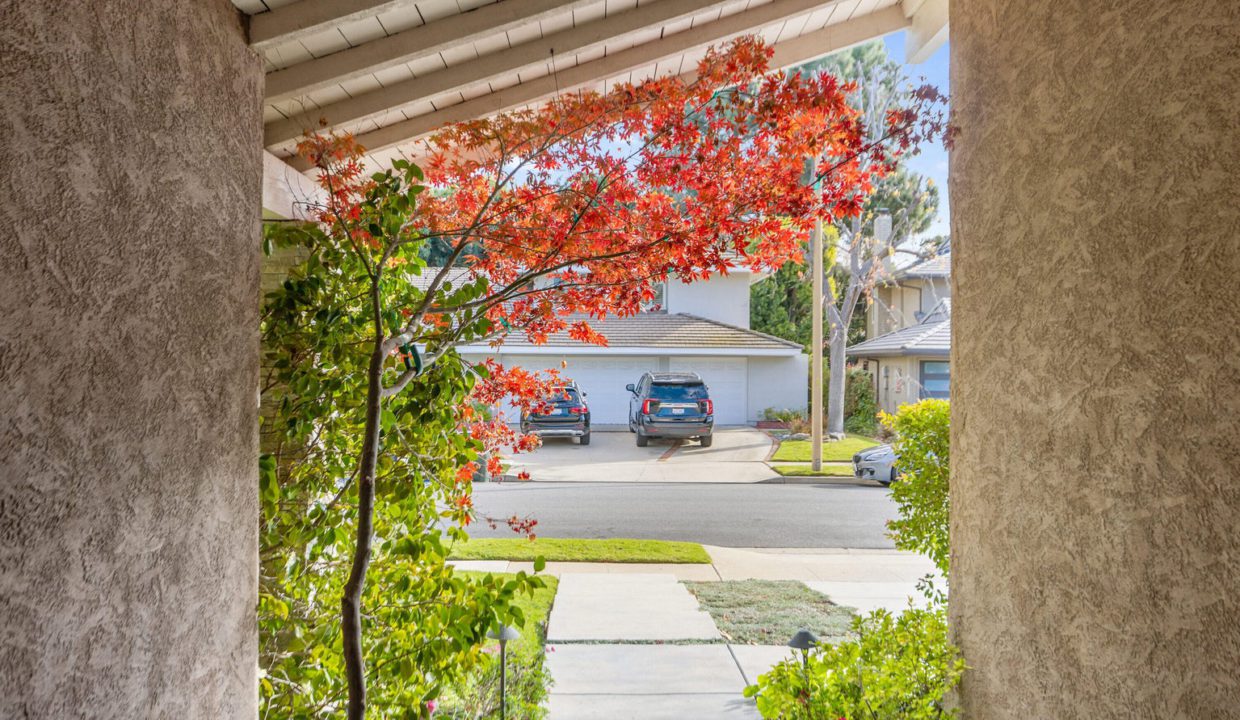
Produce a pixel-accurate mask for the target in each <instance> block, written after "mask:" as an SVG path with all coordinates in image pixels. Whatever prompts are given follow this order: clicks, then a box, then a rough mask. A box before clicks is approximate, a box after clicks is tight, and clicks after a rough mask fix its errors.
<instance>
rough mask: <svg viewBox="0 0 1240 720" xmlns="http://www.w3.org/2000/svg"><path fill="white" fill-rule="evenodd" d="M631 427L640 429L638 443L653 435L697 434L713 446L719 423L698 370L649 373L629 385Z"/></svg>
mask: <svg viewBox="0 0 1240 720" xmlns="http://www.w3.org/2000/svg"><path fill="white" fill-rule="evenodd" d="M625 389H626V390H628V391H629V392H630V393H632V394H633V397H631V398H629V431H630V432H635V433H637V447H646V444H647V443H649V442H650V438H697V439H698V440H699V441H700V442H701V443H702V447H710V444H711V442H712V438H711V434H710V433H711V431H712V430H713V429H714V427H715V403H714V402H712V401H711V399H710V389H709V388H707V387H706V383H704V382H702V378H701V376H700V375H698V374H697V373H692V372H690V373H646V374H645V375H642V379H641V380H638V381H637V384H636V385H626V386H625Z"/></svg>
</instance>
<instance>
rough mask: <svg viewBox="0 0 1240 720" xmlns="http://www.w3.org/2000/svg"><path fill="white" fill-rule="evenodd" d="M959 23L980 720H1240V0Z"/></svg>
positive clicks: (963, 5) (962, 477)
mask: <svg viewBox="0 0 1240 720" xmlns="http://www.w3.org/2000/svg"><path fill="white" fill-rule="evenodd" d="M951 12H952V20H951V22H952V29H951V32H952V41H951V42H952V95H953V105H954V112H955V114H956V121H957V122H958V124H959V127H960V136H959V138H958V142H957V145H956V150H955V152H954V153H953V156H952V168H951V170H952V180H951V193H952V195H951V204H952V224H953V228H952V229H953V232H952V249H953V260H954V263H955V265H954V267H953V276H954V277H953V279H954V282H955V285H954V293H953V296H954V298H955V310H954V318H953V323H954V328H953V329H954V333H955V336H954V340H953V357H952V370H953V378H952V393H953V427H952V432H953V435H952V443H953V448H952V463H953V468H952V470H953V488H952V503H953V507H952V509H953V516H952V549H953V567H952V578H951V580H952V586H951V590H952V614H953V621H954V624H955V630H956V633H957V635H958V638H959V640H960V642H961V643H962V645H963V648H964V651H965V654H966V658H967V660H968V662H969V663H970V665H971V666H972V668H973V669H972V670H971V671H970V672H969V673H968V674H967V675H966V680H965V683H964V687H963V692H962V701H963V706H964V709H965V711H966V713H967V715H966V717H968V718H969V719H970V720H990V719H991V718H1020V719H1021V720H1024V719H1025V718H1033V717H1037V718H1089V719H1091V720H1105V719H1107V718H1159V719H1160V720H1165V719H1167V718H1194V719H1200V718H1235V717H1240V483H1238V482H1237V480H1238V479H1240V478H1238V474H1240V306H1238V305H1237V304H1236V301H1235V297H1236V283H1237V282H1238V278H1240V112H1238V110H1237V107H1238V105H1237V102H1238V100H1240V3H1235V2H1220V1H1218V0H1184V1H1182V2H1174V3H1163V2H1130V1H1129V0H1108V1H1101V0H1088V1H1086V0H1072V1H1068V2H1050V1H1049V0H1043V1H1041V2H1028V3H1026V2H1012V1H1011V0H953V3H952V6H951Z"/></svg>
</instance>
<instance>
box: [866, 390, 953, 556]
mask: <svg viewBox="0 0 1240 720" xmlns="http://www.w3.org/2000/svg"><path fill="white" fill-rule="evenodd" d="M950 418H951V410H950V406H949V405H948V402H947V401H946V400H922V401H921V402H919V403H917V404H915V405H904V406H901V408H900V410H899V412H897V413H896V414H895V415H888V414H886V413H884V414H883V415H882V421H883V424H884V425H885V426H886V427H887V429H889V430H890V431H892V432H893V433H895V441H894V443H893V444H894V445H895V450H896V455H898V456H899V459H898V460H897V461H896V467H897V468H898V469H899V470H900V482H898V483H895V484H894V485H892V486H891V497H892V499H894V500H895V501H896V504H897V505H898V506H899V508H900V517H899V518H897V519H895V520H892V521H891V522H889V523H887V527H888V528H889V529H890V530H891V535H892V537H893V538H894V539H895V541H896V547H898V548H900V549H901V550H912V551H913V552H919V553H922V554H923V555H926V556H927V557H929V558H930V559H931V560H933V561H934V564H935V566H937V567H938V569H939V572H941V573H943V574H944V575H946V574H947V567H948V556H949V552H950V548H949V546H948V541H947V530H948V522H947V512H948V492H947V491H948V473H949V470H950V467H949V462H948V461H949V459H950V452H949V450H950V448H949V440H950V433H949V428H948V422H949V420H950Z"/></svg>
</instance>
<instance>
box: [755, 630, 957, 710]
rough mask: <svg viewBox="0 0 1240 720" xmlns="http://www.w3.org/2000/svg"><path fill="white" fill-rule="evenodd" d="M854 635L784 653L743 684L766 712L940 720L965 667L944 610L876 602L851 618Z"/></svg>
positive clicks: (760, 708)
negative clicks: (800, 653)
mask: <svg viewBox="0 0 1240 720" xmlns="http://www.w3.org/2000/svg"><path fill="white" fill-rule="evenodd" d="M853 631H854V632H855V633H856V635H857V639H856V640H849V641H846V642H842V643H839V644H837V645H825V646H822V647H819V648H817V649H815V650H812V651H810V653H809V654H808V656H807V657H806V658H805V659H804V660H802V659H801V658H796V659H790V660H785V661H784V662H782V663H780V664H778V665H776V666H775V667H773V668H771V670H770V671H769V672H767V673H766V674H764V675H761V676H759V677H758V682H757V683H756V684H754V685H750V686H749V687H747V688H745V696H746V697H752V698H755V699H756V701H757V704H758V711H759V712H761V713H762V717H764V718H778V719H779V720H824V719H834V718H840V719H841V720H844V719H846V720H940V719H942V718H954V717H956V712H955V710H953V709H950V708H947V707H945V705H944V697H945V696H946V695H947V693H948V691H950V690H951V689H952V688H953V687H955V685H956V683H958V682H959V681H960V675H961V674H962V673H963V672H964V669H965V666H964V660H963V659H962V658H961V657H960V652H959V651H958V650H957V649H956V648H955V646H953V645H952V644H951V643H950V642H949V641H948V629H947V618H946V612H945V610H943V609H942V608H939V609H933V610H916V609H910V610H906V611H905V612H904V613H902V614H901V615H899V616H893V615H892V614H891V613H888V612H886V611H885V610H876V611H874V612H872V613H870V614H869V615H867V616H865V617H859V618H856V619H855V620H854V621H853Z"/></svg>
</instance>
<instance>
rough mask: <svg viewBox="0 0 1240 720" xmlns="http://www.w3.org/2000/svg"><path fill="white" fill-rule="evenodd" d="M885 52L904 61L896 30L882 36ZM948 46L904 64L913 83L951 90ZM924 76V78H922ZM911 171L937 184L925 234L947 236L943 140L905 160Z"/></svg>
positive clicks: (900, 39) (900, 36)
mask: <svg viewBox="0 0 1240 720" xmlns="http://www.w3.org/2000/svg"><path fill="white" fill-rule="evenodd" d="M885 42H886V44H887V51H888V52H889V53H890V54H891V57H892V58H893V59H895V60H898V61H900V62H904V33H902V32H900V33H896V34H894V35H888V36H887V37H886V39H885ZM949 54H950V53H949V52H948V45H947V44H946V43H944V45H943V47H941V48H939V51H938V52H936V53H935V54H934V55H933V56H931V57H930V59H929V60H927V61H925V62H924V63H922V64H920V65H905V66H904V70H905V73H906V74H907V75H908V77H909V80H911V81H912V82H913V83H914V84H916V85H921V84H922V83H929V84H931V85H934V86H935V87H937V88H938V89H939V90H940V91H941V92H943V93H950V92H951V88H950V87H948V73H947V59H948V55H949ZM922 78H924V80H923V79H922ZM908 167H909V169H910V170H913V171H915V172H919V173H921V174H922V175H925V176H926V177H928V178H930V179H931V180H933V181H934V184H935V185H938V187H939V215H938V217H937V218H935V220H934V224H932V225H931V226H930V229H929V230H928V231H927V233H926V235H927V236H934V235H948V234H950V233H949V230H948V228H949V226H950V225H949V222H948V218H949V212H948V207H947V150H946V149H945V148H944V147H943V145H942V143H936V144H934V145H928V146H926V147H923V148H922V150H921V154H920V155H917V156H916V157H913V158H910V159H909V161H908Z"/></svg>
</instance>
